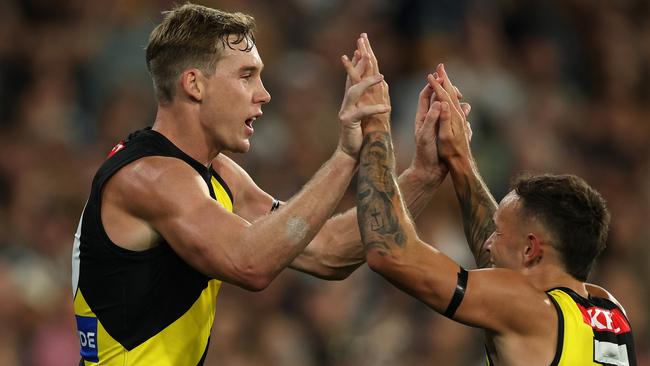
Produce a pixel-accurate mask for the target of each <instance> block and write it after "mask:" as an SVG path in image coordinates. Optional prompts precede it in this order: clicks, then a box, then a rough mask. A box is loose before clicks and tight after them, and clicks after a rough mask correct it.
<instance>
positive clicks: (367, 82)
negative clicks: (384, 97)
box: [344, 74, 384, 105]
mask: <svg viewBox="0 0 650 366" xmlns="http://www.w3.org/2000/svg"><path fill="white" fill-rule="evenodd" d="M383 80H384V75H382V74H378V75H373V76H369V77H366V78H363V79H361V81H359V83H357V84H356V85H353V86H351V87H350V89H348V92H347V93H346V95H345V98H344V103H345V104H346V105H349V104H355V103H357V101H359V98H361V95H362V94H363V93H364V92H365V91H366V90H367V89H368V88H370V87H371V86H373V85H377V84H379V83H381V82H382V81H383Z"/></svg>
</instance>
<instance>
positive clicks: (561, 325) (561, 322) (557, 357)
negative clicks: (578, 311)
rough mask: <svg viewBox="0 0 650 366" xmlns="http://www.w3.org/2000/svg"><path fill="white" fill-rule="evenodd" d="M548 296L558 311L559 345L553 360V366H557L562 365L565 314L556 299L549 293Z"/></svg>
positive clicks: (556, 347)
mask: <svg viewBox="0 0 650 366" xmlns="http://www.w3.org/2000/svg"><path fill="white" fill-rule="evenodd" d="M546 295H547V296H548V298H549V299H551V302H552V303H553V306H555V310H556V311H557V345H556V346H555V357H554V358H553V362H551V366H557V365H558V364H559V363H560V358H561V357H562V348H563V347H564V313H562V309H561V308H560V305H559V304H558V303H557V301H555V298H553V296H551V295H550V294H549V293H546Z"/></svg>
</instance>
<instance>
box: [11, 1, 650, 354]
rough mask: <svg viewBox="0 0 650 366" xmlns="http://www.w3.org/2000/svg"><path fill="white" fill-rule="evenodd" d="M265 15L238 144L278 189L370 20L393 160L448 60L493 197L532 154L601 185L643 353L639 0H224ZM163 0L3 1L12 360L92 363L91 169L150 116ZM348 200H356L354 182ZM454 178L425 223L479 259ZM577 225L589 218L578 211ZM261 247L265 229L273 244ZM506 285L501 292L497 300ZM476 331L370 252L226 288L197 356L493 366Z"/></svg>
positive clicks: (330, 109) (646, 265) (331, 102)
mask: <svg viewBox="0 0 650 366" xmlns="http://www.w3.org/2000/svg"><path fill="white" fill-rule="evenodd" d="M199 3H202V4H205V5H208V6H212V7H216V8H221V9H224V10H228V11H243V12H246V13H250V14H252V15H253V16H254V17H255V18H256V20H257V24H258V33H257V41H258V49H259V50H260V53H261V56H262V59H263V60H264V62H265V64H266V68H265V70H264V73H263V75H262V77H263V80H264V82H265V84H266V86H267V89H268V90H269V91H270V93H271V95H272V96H273V99H272V101H271V103H270V104H268V105H267V106H265V109H264V117H263V118H261V119H260V120H258V121H256V122H255V130H256V132H255V136H254V137H253V139H252V151H251V152H249V153H248V154H245V155H234V156H232V157H233V158H234V159H235V160H237V161H238V162H240V164H242V165H243V166H244V167H245V169H246V170H247V171H248V172H249V173H250V175H251V176H252V177H253V178H254V179H255V180H256V181H257V182H258V184H259V185H260V186H261V187H262V188H263V189H265V190H266V191H267V192H269V193H271V194H272V195H274V196H276V197H278V198H279V199H283V200H286V199H288V198H290V197H291V195H292V194H293V193H295V192H297V191H298V190H299V189H300V188H301V186H302V185H303V184H304V183H305V182H306V181H307V180H308V179H309V178H310V177H311V175H312V174H313V173H314V172H315V171H316V170H317V168H318V167H319V166H320V164H322V162H324V161H325V159H327V157H328V156H329V155H330V154H331V152H332V151H333V149H334V148H335V145H336V141H337V134H338V131H337V112H338V108H339V103H340V100H341V98H342V96H343V86H344V70H343V68H342V67H341V65H340V63H339V57H340V55H342V54H344V53H346V54H348V55H349V54H350V53H351V52H352V51H353V49H354V47H355V44H354V42H355V39H356V37H357V35H358V34H359V33H360V32H368V33H369V35H370V40H371V41H372V43H373V48H374V49H375V52H376V53H377V56H378V58H379V61H380V67H381V71H382V73H383V74H384V75H385V76H386V80H387V81H388V83H389V84H390V88H391V89H390V91H391V98H392V103H393V135H394V140H395V148H396V151H397V154H398V165H399V168H400V169H403V168H405V167H406V166H408V164H409V162H410V159H411V156H412V154H413V150H414V146H413V145H414V144H413V117H414V111H415V105H416V101H417V93H418V92H419V90H420V89H421V88H422V86H423V85H424V83H425V76H426V74H427V73H428V72H430V71H431V70H433V68H434V67H435V65H437V64H438V63H440V62H444V63H445V65H446V68H447V70H448V72H449V74H450V76H451V77H452V80H454V82H455V84H456V85H458V86H459V88H460V89H461V91H462V92H463V95H464V99H465V100H466V101H468V102H470V103H471V104H472V107H473V108H472V113H471V115H470V121H471V123H472V127H473V130H474V137H473V141H472V147H473V151H474V155H475V156H476V157H477V160H478V165H479V168H480V170H481V172H482V173H483V175H484V177H485V179H486V181H487V183H488V185H489V187H490V189H491V190H492V192H493V194H494V195H495V198H496V199H497V200H500V199H501V198H502V197H503V196H504V195H505V193H506V192H507V191H508V190H509V189H508V185H509V181H510V180H511V178H512V177H513V176H515V175H517V174H519V173H521V172H524V171H528V172H552V173H573V174H577V175H580V176H582V177H584V178H585V179H586V180H587V181H588V182H589V183H590V184H591V185H593V186H594V187H595V188H597V189H598V190H599V191H600V192H601V193H602V194H603V196H604V197H605V198H606V200H607V201H608V205H609V209H610V211H611V213H612V223H611V231H610V236H609V241H608V248H607V250H606V251H605V253H604V254H603V255H602V256H601V258H600V260H599V262H598V265H597V268H596V269H595V271H594V273H593V275H592V279H591V280H592V281H593V282H595V283H599V284H601V285H603V286H604V287H605V288H607V289H609V290H610V291H611V292H612V293H613V294H614V295H615V296H616V297H617V298H618V299H619V300H620V301H621V302H622V304H623V305H624V306H625V308H626V310H627V313H628V316H629V318H630V320H631V323H632V327H633V331H634V332H635V337H636V346H637V353H638V358H639V361H640V362H639V365H646V366H647V365H650V318H649V317H648V310H650V288H649V287H648V285H647V284H648V281H649V280H650V245H649V244H650V221H649V218H650V123H649V122H650V121H649V118H648V116H650V3H649V2H648V1H647V0H616V1H604V0H598V1H594V0H547V1H541V0H540V1H513V0H495V1H488V0H485V1H481V0H476V1H469V0H464V1H461V0H441V1H428V0H404V1H389V0H354V1H344V0H266V1H262V0H257V1H255V0H223V1H218V0H214V1H200V2H199ZM172 5H173V3H172V1H169V0H93V1H84V0H64V1H60V0H59V1H55V0H3V1H1V2H0V146H1V150H0V151H1V153H0V365H8V366H10V365H21V366H22V365H34V366H59V365H74V364H77V363H78V360H79V353H78V352H79V344H78V339H77V335H76V331H75V326H74V316H73V311H72V290H71V284H70V258H71V248H72V239H73V234H74V232H75V230H76V227H77V223H78V219H79V216H80V213H81V211H82V209H83V206H84V203H85V201H86V198H87V195H88V193H89V189H90V183H91V180H92V177H93V174H94V172H95V171H96V169H97V168H98V167H99V165H100V164H101V162H102V161H103V159H104V158H105V156H106V154H107V153H108V151H109V150H110V149H111V147H112V146H113V145H115V144H116V143H117V142H118V141H119V140H120V139H122V138H124V137H125V136H126V135H127V134H128V133H129V132H131V131H132V130H135V129H140V128H143V127H146V126H150V125H151V124H152V122H153V118H154V113H155V102H154V98H153V91H152V84H151V81H150V79H149V75H148V74H147V71H146V67H145V61H144V59H145V58H144V47H145V46H146V44H147V39H148V35H149V32H150V31H151V29H152V28H153V27H154V26H155V24H157V23H158V22H159V21H160V19H161V15H160V12H161V11H162V10H164V9H169V8H170V7H171V6H172ZM351 187H352V189H351V190H349V191H348V193H347V194H346V196H345V198H344V200H343V202H342V203H341V205H340V211H343V210H345V209H347V208H350V207H352V206H353V205H354V192H353V191H354V185H352V186H351ZM459 219H460V211H459V209H458V206H457V203H456V198H455V195H454V192H453V187H452V186H451V185H450V182H449V180H447V181H446V182H445V183H444V184H443V186H442V187H441V188H440V190H439V192H438V193H437V194H436V195H435V197H434V199H433V201H432V202H431V204H430V205H429V207H428V208H427V209H426V211H425V212H424V213H423V214H422V215H421V216H420V217H419V218H418V220H417V224H418V228H419V230H420V233H421V235H422V237H423V239H425V240H426V241H427V242H430V243H433V244H434V245H435V246H436V247H438V248H439V249H440V250H442V251H444V252H445V253H447V254H448V255H450V256H452V257H453V258H454V259H456V260H458V261H460V262H461V263H463V264H464V265H466V266H469V267H471V266H472V259H471V256H470V253H469V251H468V250H467V249H466V242H465V239H464V236H463V233H462V229H461V223H460V220H459ZM576 230H580V228H576ZM260 245H263V243H260ZM504 301H508V299H504ZM482 364H484V355H483V345H482V334H481V332H480V331H479V330H476V329H472V328H468V327H465V326H462V325H458V324H455V323H453V322H451V321H449V320H447V319H445V318H443V317H442V316H440V315H438V314H436V313H434V312H433V311H432V310H430V309H428V308H427V307H426V306H424V305H422V304H420V303H419V302H417V301H414V300H412V299H411V298H410V297H408V296H407V295H405V294H403V293H401V292H400V291H399V290H397V289H395V288H393V287H392V286H391V285H389V284H388V283H387V282H386V281H385V280H383V279H382V278H381V277H380V276H378V275H376V274H375V273H373V272H371V271H369V270H368V269H367V267H366V266H365V265H364V266H362V267H361V268H360V269H359V270H357V271H356V272H355V273H354V274H352V275H351V276H350V277H349V278H348V279H346V280H344V281H340V282H326V281H322V280H318V279H315V278H312V277H309V276H307V275H304V274H300V273H296V272H294V271H291V270H287V271H285V272H284V273H283V274H282V275H281V276H280V277H279V278H278V279H277V280H276V281H275V282H274V283H273V284H272V285H271V286H270V287H269V288H268V289H267V290H265V291H263V292H259V293H249V292H246V291H244V290H241V289H238V288H235V287H233V286H230V285H224V286H223V287H222V290H221V294H220V295H219V300H218V307H217V314H216V320H215V324H214V328H213V334H212V338H211V343H210V352H209V353H208V358H207V360H206V365H237V366H239V365H241V366H257V365H301V366H302V365H304V366H309V365H314V366H327V365H337V366H353V365H355V366H357V365H358V366H364V365H368V366H370V365H373V366H374V365H386V366H391V365H396V366H398V365H482Z"/></svg>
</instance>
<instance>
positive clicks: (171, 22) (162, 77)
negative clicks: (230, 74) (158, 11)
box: [146, 3, 255, 103]
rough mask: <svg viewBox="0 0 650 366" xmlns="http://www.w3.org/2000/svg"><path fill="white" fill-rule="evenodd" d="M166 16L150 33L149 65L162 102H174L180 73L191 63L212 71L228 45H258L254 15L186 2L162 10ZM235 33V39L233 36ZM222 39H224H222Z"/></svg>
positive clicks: (159, 100) (202, 69)
mask: <svg viewBox="0 0 650 366" xmlns="http://www.w3.org/2000/svg"><path fill="white" fill-rule="evenodd" d="M163 15H164V19H163V21H162V23H160V24H159V25H158V26H157V27H156V28H154V30H153V31H152V32H151V34H150V35H149V43H148V45H147V51H146V54H147V69H148V70H149V73H150V74H151V78H152V79H153V84H154V89H155V91H156V98H157V100H158V102H159V103H165V102H171V101H172V100H173V97H174V93H175V85H176V81H177V78H178V76H179V75H180V74H181V72H183V70H185V69H186V68H188V67H196V68H197V69H199V70H201V72H203V73H205V74H207V75H212V74H213V73H214V69H215V67H216V64H217V61H219V59H220V56H221V53H220V51H221V50H223V49H224V47H225V46H228V47H230V48H233V47H234V45H238V44H240V43H242V42H244V46H243V47H242V48H238V49H241V50H242V51H250V50H251V49H252V48H253V46H254V45H255V34H254V33H255V19H254V18H253V17H252V16H250V15H246V14H242V13H228V12H225V11H221V10H217V9H212V8H208V7H205V6H201V5H195V4H191V3H186V4H184V5H182V6H177V7H175V8H174V9H172V10H170V11H166V12H163ZM233 35H234V36H236V37H235V38H234V39H232V38H229V37H230V36H233ZM219 41H221V42H219Z"/></svg>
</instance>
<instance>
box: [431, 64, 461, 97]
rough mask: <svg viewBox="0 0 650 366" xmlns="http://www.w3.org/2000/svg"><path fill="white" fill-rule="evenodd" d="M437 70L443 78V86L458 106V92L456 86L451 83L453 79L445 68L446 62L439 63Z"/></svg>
mask: <svg viewBox="0 0 650 366" xmlns="http://www.w3.org/2000/svg"><path fill="white" fill-rule="evenodd" d="M436 71H437V72H438V75H439V76H440V77H441V78H442V81H443V82H442V86H443V88H445V90H446V91H447V93H449V95H450V96H451V100H452V102H453V103H454V105H456V106H458V107H459V105H458V96H457V94H456V90H457V89H456V87H455V86H454V85H453V84H452V83H451V80H450V79H449V75H447V71H446V70H445V65H444V64H438V67H437V68H436Z"/></svg>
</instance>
